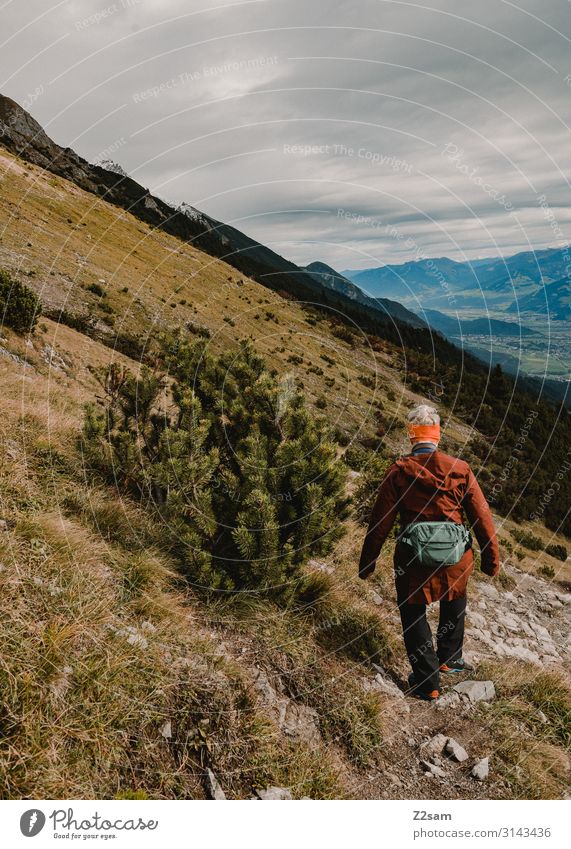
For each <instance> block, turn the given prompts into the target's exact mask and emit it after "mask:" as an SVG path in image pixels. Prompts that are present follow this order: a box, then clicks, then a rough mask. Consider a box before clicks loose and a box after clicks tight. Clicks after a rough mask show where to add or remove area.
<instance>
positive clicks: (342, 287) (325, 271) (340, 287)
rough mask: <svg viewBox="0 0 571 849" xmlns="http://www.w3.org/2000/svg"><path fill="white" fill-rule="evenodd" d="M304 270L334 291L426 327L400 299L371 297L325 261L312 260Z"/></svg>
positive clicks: (374, 308)
mask: <svg viewBox="0 0 571 849" xmlns="http://www.w3.org/2000/svg"><path fill="white" fill-rule="evenodd" d="M303 270H304V271H306V272H307V273H308V274H309V275H310V276H311V277H313V278H314V279H315V280H317V281H318V282H319V283H320V284H321V285H322V286H326V287H327V288H328V289H331V290H332V291H334V292H339V293H340V294H342V295H345V296H346V297H347V298H351V300H353V301H356V302H357V303H359V304H362V305H363V306H364V307H368V308H369V309H372V310H376V311H379V312H381V313H383V314H384V315H385V316H389V317H392V318H395V319H397V320H398V321H404V322H405V323H406V324H410V325H412V326H413V327H426V322H425V321H423V320H422V318H419V317H418V316H417V315H415V314H414V312H411V311H410V310H407V309H406V308H405V307H403V305H402V304H399V303H398V301H391V300H389V299H388V298H370V297H369V296H368V295H366V294H365V293H364V292H363V290H362V289H360V288H359V287H358V286H356V285H355V284H354V283H351V281H350V280H348V279H347V278H346V277H343V275H342V274H339V272H338V271H335V269H334V268H331V266H330V265H326V264H325V263H324V262H312V263H311V264H310V265H306V266H305V268H304V269H303Z"/></svg>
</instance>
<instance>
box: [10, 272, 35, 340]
mask: <svg viewBox="0 0 571 849" xmlns="http://www.w3.org/2000/svg"><path fill="white" fill-rule="evenodd" d="M41 314H42V305H41V302H40V299H39V298H38V296H37V295H36V293H35V292H33V291H32V290H31V289H29V288H28V286H25V285H24V283H20V281H19V280H16V279H15V278H14V277H12V276H11V274H9V272H7V271H1V270H0V327H3V326H6V327H11V328H12V330H15V331H16V333H31V332H32V331H33V329H34V328H35V326H36V324H37V321H38V319H39V317H40V315H41Z"/></svg>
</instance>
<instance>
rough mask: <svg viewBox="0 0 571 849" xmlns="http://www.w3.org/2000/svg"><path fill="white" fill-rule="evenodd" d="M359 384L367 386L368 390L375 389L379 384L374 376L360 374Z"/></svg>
mask: <svg viewBox="0 0 571 849" xmlns="http://www.w3.org/2000/svg"><path fill="white" fill-rule="evenodd" d="M359 382H360V383H362V384H363V386H366V387H367V389H374V388H375V386H376V385H377V382H376V380H375V378H374V377H373V375H372V374H360V375H359Z"/></svg>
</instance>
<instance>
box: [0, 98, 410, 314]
mask: <svg viewBox="0 0 571 849" xmlns="http://www.w3.org/2000/svg"><path fill="white" fill-rule="evenodd" d="M0 125H1V126H2V128H3V129H2V133H1V134H0V144H2V145H3V146H4V147H6V148H7V149H8V150H10V151H12V152H13V153H15V154H16V155H18V156H19V157H21V158H23V159H26V160H27V161H29V162H32V163H34V164H35V165H39V166H41V167H42V168H45V169H47V170H48V171H51V172H52V173H54V174H57V175H58V176H60V177H64V178H65V179H68V180H70V181H72V182H73V183H74V184H75V185H77V186H78V187H80V188H81V189H83V190H84V191H87V192H91V193H93V194H95V195H97V196H99V197H101V198H103V199H105V200H106V201H107V202H109V203H112V204H114V205H116V206H119V207H122V208H123V209H125V210H127V211H128V212H130V213H131V214H132V215H135V216H136V217H137V218H139V219H140V220H142V221H144V222H145V223H147V224H149V225H151V226H152V227H156V228H160V229H161V230H163V231H165V232H167V233H169V234H171V235H174V236H176V237H177V238H179V239H182V240H183V241H185V242H188V243H190V244H192V245H194V246H195V247H197V248H200V250H202V251H205V252H206V253H208V254H210V255H211V256H214V257H217V258H221V259H224V260H225V261H226V262H228V263H229V264H230V265H232V266H233V267H234V268H236V269H237V270H238V271H240V272H242V273H244V274H247V275H248V276H250V277H253V278H254V279H255V280H258V281H259V282H261V283H263V284H264V285H265V286H267V287H269V288H271V289H274V290H276V291H285V292H287V293H288V294H289V295H292V296H294V297H296V298H299V299H304V300H307V301H314V302H317V303H324V304H331V305H334V306H335V308H336V309H338V310H339V311H340V312H341V314H343V313H345V312H346V313H347V314H348V315H350V316H352V317H353V318H354V319H355V318H357V319H358V318H363V315H362V313H363V310H362V309H361V310H360V311H357V312H355V310H354V309H352V307H353V306H354V303H353V300H352V299H351V296H349V297H348V296H347V293H345V292H343V291H342V290H341V289H335V296H334V297H331V295H329V296H328V293H330V292H331V287H329V286H324V285H323V283H322V281H321V280H320V279H319V278H317V277H315V276H313V275H312V274H306V273H304V271H303V270H302V269H300V268H299V267H298V266H296V265H295V264H294V263H292V262H289V261H288V260H286V259H284V258H283V257H281V256H279V255H278V254H276V253H275V252H274V251H272V250H270V248H267V247H266V246H265V245H261V244H260V243H258V242H256V241H254V240H253V239H251V238H250V237H249V236H246V235H245V234H244V233H242V232H240V231H239V230H237V229H236V228H234V227H232V226H230V225H227V224H223V223H221V222H220V221H216V220H215V219H213V218H210V217H209V216H208V215H206V214H204V213H201V212H199V211H198V210H194V209H193V208H192V207H190V206H188V205H184V204H183V205H182V206H181V207H180V208H175V207H172V206H170V205H169V204H167V203H166V202H165V201H163V200H161V199H160V198H158V197H155V196H153V195H152V194H151V193H150V192H149V190H148V189H146V188H144V187H143V186H141V185H140V184H139V183H137V182H136V181H135V180H133V179H132V178H131V177H128V176H125V175H124V172H123V173H122V169H120V170H119V171H118V170H117V168H116V167H114V165H113V164H112V165H111V170H108V169H106V168H103V167H101V165H92V164H90V163H89V162H87V161H86V160H85V159H83V158H82V157H80V156H78V155H77V154H76V153H75V152H74V151H73V150H71V148H67V147H66V148H62V147H61V146H59V145H58V144H56V143H55V142H53V141H52V140H51V139H50V138H49V137H48V136H47V135H46V133H45V132H44V130H43V128H42V127H41V126H40V124H38V122H37V121H35V120H34V118H32V116H31V115H29V113H27V112H26V111H25V110H24V109H22V108H21V107H20V106H19V105H18V104H17V103H15V102H14V101H13V100H11V99H10V98H8V97H5V96H3V95H0ZM399 308H400V305H394V310H393V307H392V305H390V304H388V303H387V304H385V305H384V306H381V309H380V310H378V311H377V312H376V313H375V320H376V321H377V322H386V321H390V322H392V321H393V318H394V312H399V313H400V314H401V316H402V317H403V320H407V319H408V320H409V321H410V322H411V323H412V325H413V326H415V327H418V326H421V323H419V321H418V319H417V318H416V317H414V316H411V315H410V314H409V313H408V311H406V310H401V309H399ZM387 314H388V315H387Z"/></svg>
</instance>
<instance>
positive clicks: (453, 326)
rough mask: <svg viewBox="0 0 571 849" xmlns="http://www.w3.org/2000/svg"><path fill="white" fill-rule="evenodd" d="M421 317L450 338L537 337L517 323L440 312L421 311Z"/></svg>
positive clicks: (534, 332) (534, 333) (535, 333)
mask: <svg viewBox="0 0 571 849" xmlns="http://www.w3.org/2000/svg"><path fill="white" fill-rule="evenodd" d="M420 315H421V316H422V317H423V318H424V319H425V320H426V321H427V323H428V324H429V325H430V326H431V327H433V328H434V330H438V331H440V333H443V334H444V336H447V337H448V338H454V337H459V336H498V337H500V336H502V337H518V338H519V337H522V338H523V337H524V336H537V335H538V333H537V332H536V331H535V330H531V329H530V328H529V327H523V326H522V325H521V324H519V322H516V321H511V322H510V321H501V319H497V318H462V317H461V316H459V315H456V316H450V315H445V314H444V313H442V312H439V311H438V310H421V311H420Z"/></svg>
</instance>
